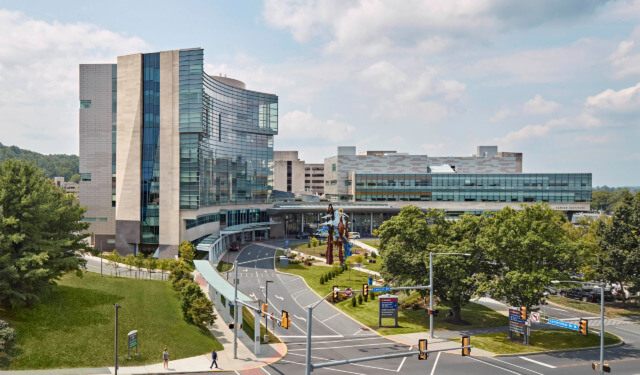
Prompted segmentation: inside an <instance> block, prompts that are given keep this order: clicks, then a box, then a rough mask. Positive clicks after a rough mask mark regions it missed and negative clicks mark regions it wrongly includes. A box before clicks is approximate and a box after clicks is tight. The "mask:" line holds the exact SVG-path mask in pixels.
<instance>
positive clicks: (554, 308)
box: [547, 307, 567, 312]
mask: <svg viewBox="0 0 640 375" xmlns="http://www.w3.org/2000/svg"><path fill="white" fill-rule="evenodd" d="M547 309H552V310H558V311H564V312H567V310H563V309H559V308H557V307H547Z"/></svg>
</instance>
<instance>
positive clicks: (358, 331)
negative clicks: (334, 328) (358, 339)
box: [353, 329, 362, 336]
mask: <svg viewBox="0 0 640 375" xmlns="http://www.w3.org/2000/svg"><path fill="white" fill-rule="evenodd" d="M360 332H362V330H361V329H359V330H357V331H356V333H354V334H353V336H355V335H357V334H358V333H360Z"/></svg>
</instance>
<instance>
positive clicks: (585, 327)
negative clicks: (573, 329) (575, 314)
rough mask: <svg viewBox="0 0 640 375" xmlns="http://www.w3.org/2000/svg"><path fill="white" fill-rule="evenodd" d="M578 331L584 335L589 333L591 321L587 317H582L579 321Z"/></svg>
mask: <svg viewBox="0 0 640 375" xmlns="http://www.w3.org/2000/svg"><path fill="white" fill-rule="evenodd" d="M578 333H580V334H581V335H582V336H586V335H587V334H588V333H589V321H588V320H587V319H580V323H578Z"/></svg>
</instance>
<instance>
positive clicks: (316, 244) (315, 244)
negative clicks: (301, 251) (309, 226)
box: [309, 237, 318, 247]
mask: <svg viewBox="0 0 640 375" xmlns="http://www.w3.org/2000/svg"><path fill="white" fill-rule="evenodd" d="M309 243H310V244H311V247H316V246H318V239H317V238H315V237H311V240H310V241H309Z"/></svg>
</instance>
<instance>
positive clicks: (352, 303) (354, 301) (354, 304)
mask: <svg viewBox="0 0 640 375" xmlns="http://www.w3.org/2000/svg"><path fill="white" fill-rule="evenodd" d="M351 306H353V307H356V297H351Z"/></svg>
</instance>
